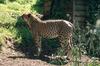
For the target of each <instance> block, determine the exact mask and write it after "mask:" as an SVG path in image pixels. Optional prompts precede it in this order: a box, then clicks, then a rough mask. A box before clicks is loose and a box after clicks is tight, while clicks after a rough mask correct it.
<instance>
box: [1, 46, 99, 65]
mask: <svg viewBox="0 0 100 66" xmlns="http://www.w3.org/2000/svg"><path fill="white" fill-rule="evenodd" d="M81 59H82V60H81V61H82V62H91V61H92V60H91V59H90V58H89V57H88V56H85V55H83V56H82V57H81ZM99 63H100V61H99ZM82 65H83V64H81V66H82ZM0 66H62V65H53V64H50V63H47V62H46V61H42V60H40V59H33V58H30V57H26V56H25V55H24V54H23V53H20V52H17V51H14V50H11V49H6V48H5V49H4V50H3V52H0ZM63 66H72V62H69V63H67V64H65V65H63Z"/></svg>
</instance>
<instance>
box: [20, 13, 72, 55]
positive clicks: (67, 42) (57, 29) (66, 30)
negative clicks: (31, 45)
mask: <svg viewBox="0 0 100 66" xmlns="http://www.w3.org/2000/svg"><path fill="white" fill-rule="evenodd" d="M22 18H23V20H24V21H25V22H26V23H27V25H28V27H29V28H30V31H31V33H32V37H33V39H34V41H35V46H36V47H37V51H36V52H37V53H36V54H37V56H39V55H40V54H41V50H42V48H41V38H50V39H52V38H56V37H58V39H59V42H60V45H61V47H62V48H66V49H65V52H66V53H67V54H66V55H67V56H68V57H69V55H70V54H71V49H72V33H73V24H72V23H71V22H69V21H66V20H61V19H58V20H41V19H40V18H39V17H37V16H36V15H34V14H30V13H29V14H23V15H22Z"/></svg>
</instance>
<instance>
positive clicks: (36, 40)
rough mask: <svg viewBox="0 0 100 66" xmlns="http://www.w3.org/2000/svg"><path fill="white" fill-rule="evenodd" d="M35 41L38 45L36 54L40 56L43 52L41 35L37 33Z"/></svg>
mask: <svg viewBox="0 0 100 66" xmlns="http://www.w3.org/2000/svg"><path fill="white" fill-rule="evenodd" d="M34 41H35V46H36V51H35V52H36V54H35V56H40V54H41V37H40V36H38V35H36V36H35V38H34Z"/></svg>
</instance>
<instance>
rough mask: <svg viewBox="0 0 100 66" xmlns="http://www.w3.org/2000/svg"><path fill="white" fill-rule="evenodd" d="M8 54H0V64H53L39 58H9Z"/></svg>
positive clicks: (25, 65) (14, 65)
mask: <svg viewBox="0 0 100 66" xmlns="http://www.w3.org/2000/svg"><path fill="white" fill-rule="evenodd" d="M9 56H10V55H9V54H0V66H55V65H51V64H49V63H47V62H44V61H41V60H39V59H28V58H9Z"/></svg>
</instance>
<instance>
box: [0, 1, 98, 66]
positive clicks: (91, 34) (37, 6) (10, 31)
mask: <svg viewBox="0 0 100 66" xmlns="http://www.w3.org/2000/svg"><path fill="white" fill-rule="evenodd" d="M98 2H99V1H98ZM43 3H44V0H0V49H1V50H2V46H5V45H6V44H7V42H6V40H7V39H8V38H10V39H11V40H13V42H14V44H15V46H16V47H17V48H19V49H20V50H21V52H23V53H26V55H27V52H30V53H29V55H32V52H33V48H34V46H33V41H32V36H31V33H30V31H29V29H28V27H27V25H26V24H25V23H24V21H23V20H22V19H21V17H20V16H21V15H22V14H23V13H26V12H34V13H43ZM55 8H57V7H56V6H55ZM61 8H62V6H61ZM59 11H60V10H59V9H58V10H54V11H53V13H54V14H53V15H51V16H50V17H48V18H64V16H63V14H64V12H63V13H61V14H59ZM62 11H63V10H62ZM54 15H55V16H54ZM57 15H60V16H61V17H58V16H57ZM88 15H89V18H88V19H87V23H86V25H85V26H84V28H81V26H80V24H79V23H78V22H76V24H75V31H74V36H73V46H74V47H73V56H74V57H75V58H78V57H79V56H80V54H85V55H88V56H91V57H98V58H100V4H99V3H97V2H95V0H92V1H91V0H90V2H89V8H88ZM64 19H65V18H64ZM43 44H48V45H50V47H49V46H46V47H47V48H44V47H45V45H44V47H43V49H44V51H50V52H52V51H54V50H55V49H54V48H57V47H59V46H58V45H57V40H56V39H54V40H46V39H43ZM48 48H49V49H48ZM52 48H53V50H51V49H52ZM56 50H57V51H56V52H54V53H55V54H56V55H63V49H62V50H61V49H60V50H58V49H56ZM46 53H47V54H48V52H46ZM76 60H77V59H76ZM50 63H55V64H62V63H64V62H63V61H61V60H52V61H50ZM89 64H90V66H100V64H97V65H93V63H89ZM87 65H88V64H87Z"/></svg>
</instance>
